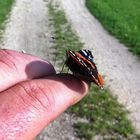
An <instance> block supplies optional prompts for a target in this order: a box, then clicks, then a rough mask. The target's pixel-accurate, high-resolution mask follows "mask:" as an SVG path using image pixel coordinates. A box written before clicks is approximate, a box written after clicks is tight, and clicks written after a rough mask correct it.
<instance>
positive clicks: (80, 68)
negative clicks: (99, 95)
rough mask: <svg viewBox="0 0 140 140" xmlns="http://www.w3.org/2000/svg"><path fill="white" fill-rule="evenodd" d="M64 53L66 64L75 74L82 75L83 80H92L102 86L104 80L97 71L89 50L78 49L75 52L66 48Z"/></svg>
mask: <svg viewBox="0 0 140 140" xmlns="http://www.w3.org/2000/svg"><path fill="white" fill-rule="evenodd" d="M66 55H67V60H66V65H67V66H68V68H69V69H70V70H71V71H72V72H73V73H74V74H75V75H79V76H82V77H83V78H84V79H85V80H87V81H89V82H94V83H95V84H96V85H98V86H99V87H101V88H102V87H103V85H104V80H103V78H102V76H101V75H100V74H99V73H98V70H97V67H96V65H95V63H94V57H93V55H92V53H91V51H90V50H79V51H77V52H75V51H71V50H68V51H67V53H66Z"/></svg>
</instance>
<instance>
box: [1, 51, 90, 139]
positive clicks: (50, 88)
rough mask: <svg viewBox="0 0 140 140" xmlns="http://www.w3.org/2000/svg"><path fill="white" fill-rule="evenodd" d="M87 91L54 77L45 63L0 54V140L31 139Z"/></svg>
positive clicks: (81, 84)
mask: <svg viewBox="0 0 140 140" xmlns="http://www.w3.org/2000/svg"><path fill="white" fill-rule="evenodd" d="M88 89H89V85H88V84H87V83H86V82H84V81H82V80H80V79H78V78H75V77H74V76H72V75H70V74H56V73H55V69H54V67H53V66H52V65H51V64H50V63H49V62H47V61H44V60H41V59H39V58H37V57H35V56H31V55H28V54H23V53H19V52H16V51H12V50H0V91H1V93H0V139H2V140H7V139H10V140H12V139H13V140H15V139H20V140H31V139H34V138H35V137H36V136H37V135H38V134H39V133H40V132H41V131H42V130H43V128H44V127H46V126H47V125H48V124H49V123H51V122H52V121H53V120H54V119H56V118H57V117H58V116H59V115H60V114H61V113H63V112H64V111H65V110H66V109H67V108H68V107H69V106H71V105H73V104H75V103H77V102H78V101H79V100H81V99H82V98H83V97H84V96H85V95H86V94H87V92H88Z"/></svg>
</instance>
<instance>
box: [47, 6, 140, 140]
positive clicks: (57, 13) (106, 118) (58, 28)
mask: <svg viewBox="0 0 140 140" xmlns="http://www.w3.org/2000/svg"><path fill="white" fill-rule="evenodd" d="M57 7H58V6H57ZM49 13H50V17H51V21H52V23H53V25H54V30H55V38H56V54H55V55H57V59H58V60H61V62H60V66H61V67H62V63H64V61H65V59H66V58H65V57H64V56H65V52H66V50H68V49H71V50H79V49H81V48H83V46H84V45H83V44H82V43H81V42H80V41H79V38H78V37H77V36H76V34H75V33H74V31H73V30H72V28H71V26H70V24H69V23H68V21H67V19H66V17H65V14H64V12H63V11H62V10H58V9H57V8H55V7H53V6H52V5H51V4H50V7H49ZM70 113H74V114H75V115H76V116H78V117H81V118H84V119H85V120H86V121H84V122H82V121H79V122H77V123H76V124H75V125H74V126H75V131H76V132H77V135H78V136H79V137H80V138H85V139H86V140H91V139H92V137H94V136H97V135H99V136H101V137H102V138H103V139H107V140H109V139H110V140H125V139H130V140H131V139H135V140H137V139H140V137H139V135H137V134H136V133H135V130H134V128H133V126H132V124H131V122H130V120H129V119H128V118H127V114H128V111H126V110H125V108H124V107H123V106H122V105H120V104H119V103H118V102H117V99H116V98H115V97H113V96H112V95H111V93H110V91H109V90H108V89H105V90H101V89H99V88H98V87H96V86H92V87H91V89H90V93H89V95H88V96H87V97H86V98H85V99H83V100H82V101H81V102H80V103H78V104H77V105H75V106H73V107H72V108H71V109H70Z"/></svg>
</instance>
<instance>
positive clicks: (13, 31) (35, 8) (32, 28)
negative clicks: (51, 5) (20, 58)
mask: <svg viewBox="0 0 140 140" xmlns="http://www.w3.org/2000/svg"><path fill="white" fill-rule="evenodd" d="M47 3H48V2H46V3H45V2H44V1H43V0H16V4H15V6H14V8H13V10H12V13H11V17H10V19H9V22H8V24H7V27H6V31H5V34H4V35H3V45H2V48H7V49H14V50H18V51H22V50H25V51H26V52H27V53H30V54H34V55H37V56H39V57H41V58H46V57H47V58H48V55H47V53H48V51H49V49H48V48H50V47H51V46H52V44H51V41H50V39H51V38H50V36H51V30H50V29H49V27H48V11H47V7H46V4H47ZM45 52H46V53H45ZM48 54H49V53H48Z"/></svg>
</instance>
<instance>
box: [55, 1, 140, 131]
mask: <svg viewBox="0 0 140 140" xmlns="http://www.w3.org/2000/svg"><path fill="white" fill-rule="evenodd" d="M56 1H57V2H59V3H60V4H61V5H62V7H63V9H64V10H65V12H66V15H67V17H68V18H69V20H70V22H71V23H72V25H73V28H74V29H75V30H76V32H77V33H78V35H79V36H80V38H81V40H82V41H83V42H84V43H85V47H87V48H88V49H91V50H92V51H93V54H95V58H96V60H97V63H98V64H99V67H100V71H102V73H103V74H104V75H105V81H106V85H107V86H109V87H110V89H111V90H112V92H113V93H114V94H115V95H117V96H118V99H119V101H120V102H121V103H123V104H125V106H126V107H127V109H129V110H130V111H131V112H132V113H131V116H130V117H131V119H132V120H133V122H134V125H135V127H136V128H137V129H138V130H139V132H140V62H139V61H138V60H137V58H136V57H134V56H133V55H132V54H131V53H130V52H129V51H128V50H127V48H126V47H125V46H124V45H123V44H121V43H119V41H118V40H116V39H114V38H113V37H112V36H110V35H109V34H108V33H107V32H106V31H105V30H104V29H103V27H102V26H101V25H100V23H99V22H98V21H97V20H96V19H95V18H94V17H93V16H91V14H90V13H89V12H88V10H87V9H86V8H85V0H56Z"/></svg>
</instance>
